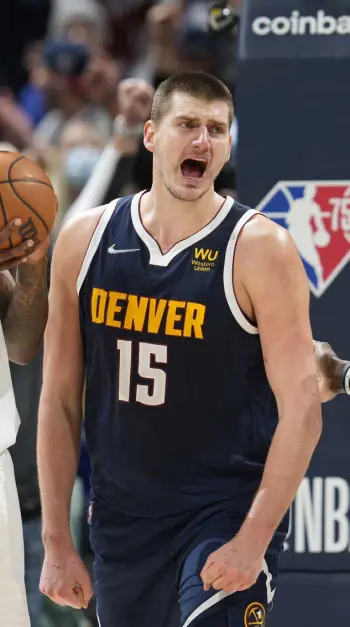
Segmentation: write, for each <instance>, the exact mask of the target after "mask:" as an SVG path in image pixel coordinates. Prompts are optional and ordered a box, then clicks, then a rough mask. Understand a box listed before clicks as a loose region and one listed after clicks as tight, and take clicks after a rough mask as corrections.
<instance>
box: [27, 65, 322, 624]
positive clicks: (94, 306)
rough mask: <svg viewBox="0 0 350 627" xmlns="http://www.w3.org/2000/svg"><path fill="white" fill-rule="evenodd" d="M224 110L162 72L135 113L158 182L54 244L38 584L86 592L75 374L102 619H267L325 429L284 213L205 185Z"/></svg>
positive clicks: (58, 592) (211, 88)
mask: <svg viewBox="0 0 350 627" xmlns="http://www.w3.org/2000/svg"><path fill="white" fill-rule="evenodd" d="M232 116H233V105H232V100H231V95H230V93H229V91H228V89H227V88H226V87H225V86H224V85H223V83H221V82H220V81H218V80H217V79H216V78H214V77H212V76H209V75H206V74H202V73H197V72H192V73H185V74H182V75H177V76H173V77H171V78H169V79H167V80H166V81H165V82H163V83H162V84H161V85H160V86H159V88H158V90H157V92H156V94H155V97H154V101H153V107H152V114H151V120H150V121H148V122H147V123H146V125H145V129H144V143H145V146H146V148H147V149H148V150H149V151H150V152H152V153H153V157H154V159H153V185H152V189H151V190H150V191H147V192H145V193H140V194H137V195H136V196H134V197H132V198H131V197H126V198H121V199H119V200H117V201H114V202H112V203H110V204H109V205H107V206H105V207H99V208H97V209H95V210H92V211H90V212H88V213H86V214H84V215H83V216H81V217H79V216H78V217H77V218H75V219H74V220H73V221H72V222H70V223H68V224H67V225H66V226H65V228H64V229H63V231H62V232H61V234H60V236H59V238H58V241H57V245H56V249H55V252H54V260H53V266H52V282H51V286H52V287H51V292H50V297H49V320H48V325H47V330H46V341H45V357H44V382H43V389H42V396H41V402H40V411H39V428H38V469H39V481H40V487H41V496H42V509H43V540H44V544H45V551H46V557H45V562H44V566H43V571H42V576H41V584H40V589H41V591H42V592H43V593H45V594H46V595H48V596H49V597H50V598H51V599H53V600H54V601H55V602H56V603H61V604H64V605H70V606H72V607H77V608H80V607H86V606H87V604H88V602H89V599H90V598H91V595H92V587H91V582H90V580H89V576H88V574H87V571H86V569H85V567H84V565H83V563H82V561H81V560H80V558H79V556H78V554H77V552H76V551H75V549H74V547H73V543H72V539H71V535H70V531H69V508H70V500H71V494H72V487H73V483H74V479H75V475H76V470H77V464H78V459H79V448H80V446H79V443H80V430H81V422H82V415H83V412H82V394H83V386H84V381H86V396H85V411H84V414H85V424H86V435H87V442H88V447H89V452H90V458H91V464H92V477H91V481H92V499H91V505H90V509H89V524H90V537H91V545H92V548H93V551H94V553H95V557H96V560H95V578H96V594H97V604H98V615H99V621H100V625H101V627H116V626H118V627H135V626H137V627H168V626H169V624H170V620H171V617H172V616H174V617H175V618H176V615H177V614H176V613H177V611H178V610H180V613H181V625H182V627H188V626H189V625H191V626H192V625H200V626H201V627H228V625H230V627H241V626H242V625H244V624H247V622H246V623H244V621H245V616H247V612H248V613H249V612H250V611H251V610H252V608H253V609H254V608H255V610H256V611H257V612H259V616H260V617H261V618H263V617H264V616H265V615H266V613H267V612H268V611H269V609H270V608H271V606H272V599H273V596H274V593H275V587H276V574H277V561H278V556H279V553H280V550H281V547H282V545H283V540H284V538H285V534H286V532H287V529H288V515H287V511H288V508H289V506H290V504H291V502H292V500H293V498H294V496H295V493H296V491H297V488H298V486H299V484H300V481H301V479H302V477H303V476H304V474H305V471H306V469H307V467H308V464H309V461H310V458H311V456H312V453H313V451H314V449H315V446H316V444H317V442H318V439H319V437H320V433H321V405H320V396H319V391H318V380H317V371H316V366H315V359H314V349H313V340H312V335H311V330H310V322H309V313H308V311H309V288H308V282H307V279H306V276H305V272H304V269H303V266H302V263H301V261H300V257H299V254H298V252H297V250H296V248H295V246H294V244H293V243H292V240H291V238H290V236H289V234H288V232H287V231H286V230H284V229H282V228H281V227H279V226H278V225H276V224H275V223H273V222H272V221H270V220H269V219H267V218H266V217H265V216H262V215H260V214H258V213H257V212H256V211H253V210H250V209H248V208H247V207H244V206H242V205H240V204H239V203H237V202H234V201H233V200H232V199H230V198H226V199H225V198H222V197H220V196H219V195H218V194H216V193H215V192H214V186H213V183H214V179H215V177H216V176H217V175H218V173H219V172H220V170H221V168H222V167H223V165H224V163H225V162H226V161H227V160H228V159H229V156H230V147H231V140H230V132H229V131H230V126H231V122H232ZM324 366H325V364H324V363H323V365H322V368H321V367H320V368H319V373H320V374H319V376H320V377H323V376H325V374H324V373H325V368H324ZM326 370H327V369H326ZM328 387H329V386H328ZM275 399H276V400H275ZM252 604H255V605H254V606H253V605H252ZM249 608H250V609H249ZM255 610H254V611H255ZM177 624H179V623H177ZM261 624H263V623H261Z"/></svg>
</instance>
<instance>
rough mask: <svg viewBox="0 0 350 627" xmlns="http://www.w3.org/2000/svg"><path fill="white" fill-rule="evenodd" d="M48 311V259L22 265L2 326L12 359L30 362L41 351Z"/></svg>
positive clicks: (18, 361) (17, 361) (19, 361)
mask: <svg viewBox="0 0 350 627" xmlns="http://www.w3.org/2000/svg"><path fill="white" fill-rule="evenodd" d="M47 313H48V302H47V260H46V259H42V260H40V261H38V262H37V263H35V264H29V263H27V264H22V265H21V266H20V267H19V268H18V271H17V276H16V285H15V288H14V291H13V295H12V298H11V301H10V304H9V306H8V309H7V311H6V314H5V316H4V318H3V321H2V325H3V331H4V336H5V340H6V346H7V350H8V354H9V358H10V360H11V361H14V362H16V363H27V362H28V361H30V360H31V359H32V358H33V357H34V356H35V355H36V353H37V351H38V349H39V346H40V342H41V340H42V336H43V333H44V329H45V325H46V321H47Z"/></svg>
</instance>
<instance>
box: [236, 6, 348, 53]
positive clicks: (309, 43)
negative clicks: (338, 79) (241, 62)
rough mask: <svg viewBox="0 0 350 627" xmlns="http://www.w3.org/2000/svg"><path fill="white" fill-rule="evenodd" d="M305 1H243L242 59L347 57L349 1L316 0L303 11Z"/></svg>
mask: <svg viewBox="0 0 350 627" xmlns="http://www.w3.org/2000/svg"><path fill="white" fill-rule="evenodd" d="M305 4H307V3H305V0H303V1H302V0H283V3H282V2H281V1H280V0H245V2H243V4H242V16H241V24H240V57H241V59H244V58H247V59H248V58H255V59H270V58H272V59H276V58H277V59H281V58H314V59H315V58H342V57H343V58H344V57H345V58H349V57H350V0H333V2H332V3H330V2H329V1H328V0H319V2H317V3H316V2H315V3H314V5H316V6H315V9H314V11H312V10H310V9H309V10H306V11H305ZM309 4H310V3H309ZM317 4H318V6H317ZM281 5H283V6H281Z"/></svg>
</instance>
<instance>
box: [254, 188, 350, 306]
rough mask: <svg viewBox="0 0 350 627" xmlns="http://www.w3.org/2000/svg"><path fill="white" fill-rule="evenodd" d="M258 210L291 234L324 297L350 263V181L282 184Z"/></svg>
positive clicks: (314, 285)
mask: <svg viewBox="0 0 350 627" xmlns="http://www.w3.org/2000/svg"><path fill="white" fill-rule="evenodd" d="M257 209H258V210H259V211H261V212H262V213H265V214H266V215H267V216H269V217H270V218H271V219H272V220H274V221H275V222H277V223H278V224H280V225H281V226H283V227H285V228H286V229H288V230H289V233H290V234H291V236H292V238H293V240H294V242H295V245H296V247H297V248H298V250H299V253H300V255H301V258H302V260H303V262H304V266H305V270H306V272H307V275H308V278H309V283H310V289H311V291H312V293H313V294H314V295H315V296H318V297H319V296H322V294H323V293H324V292H325V290H326V289H327V288H328V286H329V285H330V284H331V283H332V282H333V281H334V279H335V278H336V277H337V275H338V274H339V272H340V271H341V270H342V269H343V268H344V266H345V265H346V264H347V263H348V261H349V259H350V181H280V182H279V183H277V184H276V185H275V186H274V187H273V188H272V190H271V191H270V192H269V193H268V194H267V195H266V196H265V198H263V199H262V201H261V202H260V203H259V205H258V206H257Z"/></svg>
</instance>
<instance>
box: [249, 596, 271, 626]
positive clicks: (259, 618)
mask: <svg viewBox="0 0 350 627" xmlns="http://www.w3.org/2000/svg"><path fill="white" fill-rule="evenodd" d="M265 618H266V612H265V608H264V606H263V605H262V604H261V603H259V602H258V601H254V603H250V604H249V605H248V607H247V609H246V611H245V613H244V627H264V625H265Z"/></svg>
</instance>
